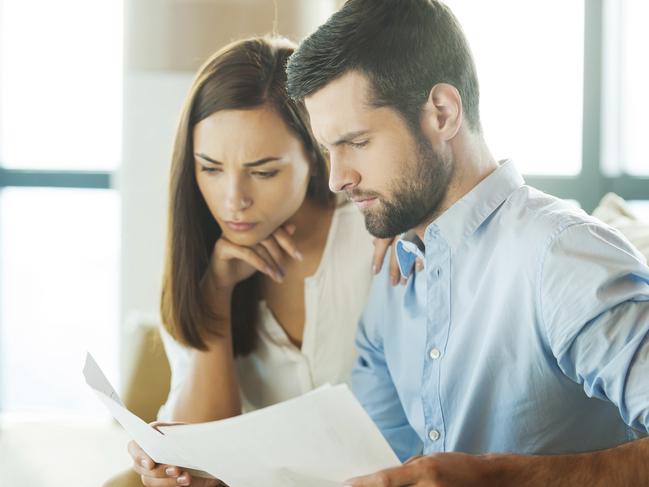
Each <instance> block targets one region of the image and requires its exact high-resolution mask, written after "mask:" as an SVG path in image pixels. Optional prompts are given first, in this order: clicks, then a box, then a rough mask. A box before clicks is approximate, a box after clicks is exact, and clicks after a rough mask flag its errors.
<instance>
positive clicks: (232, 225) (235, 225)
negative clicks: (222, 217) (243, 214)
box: [225, 222, 257, 232]
mask: <svg viewBox="0 0 649 487" xmlns="http://www.w3.org/2000/svg"><path fill="white" fill-rule="evenodd" d="M225 224H226V225H227V226H228V228H229V229H230V230H234V231H235V232H247V231H250V230H252V229H253V228H255V227H256V226H257V224H256V223H249V222H225Z"/></svg>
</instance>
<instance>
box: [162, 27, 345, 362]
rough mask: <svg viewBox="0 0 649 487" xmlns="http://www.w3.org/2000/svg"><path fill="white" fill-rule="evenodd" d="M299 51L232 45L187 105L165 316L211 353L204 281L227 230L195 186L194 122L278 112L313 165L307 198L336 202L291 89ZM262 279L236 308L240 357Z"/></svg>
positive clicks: (240, 295) (251, 332) (240, 294)
mask: <svg viewBox="0 0 649 487" xmlns="http://www.w3.org/2000/svg"><path fill="white" fill-rule="evenodd" d="M294 48H295V46H294V45H293V44H292V43H291V42H289V41H288V40H286V39H283V38H277V37H255V38H251V39H246V40H241V41H237V42H233V43H231V44H229V45H228V46H226V47H224V48H223V49H221V50H220V51H218V52H217V53H215V54H214V55H213V56H212V57H211V58H210V59H209V60H208V61H207V62H206V63H205V64H204V65H203V66H202V67H201V69H200V70H199V72H198V74H197V76H196V79H195V80H194V83H193V85H192V87H191V89H190V92H189V95H188V96H187V99H186V101H185V105H184V107H183V110H182V113H181V117H180V122H179V125H178V130H177V133H176V140H175V144H174V149H173V156H172V161H171V179H170V184H169V214H168V228H167V248H166V257H165V271H164V277H163V285H162V299H161V314H162V321H163V323H164V325H165V327H166V329H167V330H168V331H169V332H170V333H171V335H172V336H173V337H174V338H175V339H176V340H178V341H179V342H181V343H183V344H185V345H188V346H191V347H194V348H197V349H200V350H205V349H206V348H207V347H206V343H205V338H206V337H207V336H208V335H220V334H221V331H220V330H218V329H215V328H214V326H210V325H211V324H212V323H214V319H215V318H216V315H215V312H214V310H211V309H210V308H209V306H208V305H207V303H206V302H205V300H204V298H203V294H202V291H201V285H200V283H201V281H202V279H203V277H204V275H205V273H206V272H208V267H209V262H210V256H211V254H212V250H213V248H214V245H215V243H216V241H217V239H218V238H219V237H220V236H221V228H220V227H219V225H218V224H217V222H216V221H215V219H214V217H213V216H212V214H211V213H210V210H209V209H208V207H207V204H206V203H205V200H204V199H203V196H202V194H201V193H200V190H199V188H198V185H197V182H196V174H195V169H194V164H195V162H194V148H193V138H192V133H193V129H194V127H195V125H196V124H197V123H199V122H200V121H201V120H203V119H205V118H207V117H209V116H210V115H212V114H213V113H215V112H217V111H219V110H233V109H235V110H237V109H253V108H257V107H260V106H262V105H267V106H269V107H271V108H273V109H274V110H275V111H276V113H277V114H278V115H279V116H280V117H281V118H282V120H283V121H284V123H286V125H287V127H288V128H289V130H290V131H291V132H293V133H294V134H295V135H296V136H297V137H298V138H299V139H300V140H301V141H302V143H303V144H304V150H305V153H306V154H307V156H308V157H309V158H310V159H311V162H312V171H311V179H310V181H309V185H308V189H307V198H309V199H310V200H312V201H313V202H315V203H316V204H319V205H323V206H327V205H331V204H333V201H334V199H333V194H332V193H331V192H330V191H329V188H328V185H327V179H328V165H327V160H326V159H325V157H324V156H323V154H322V152H321V151H320V149H319V146H318V144H317V142H316V140H315V138H314V137H313V133H312V132H311V128H310V125H309V118H308V114H307V111H306V109H305V107H304V104H303V103H302V102H296V101H294V100H292V99H290V98H289V96H288V95H287V92H286V71H285V68H286V62H287V60H288V58H289V56H290V55H291V54H292V53H293V50H294ZM258 300H259V283H258V274H257V273H255V274H253V276H252V277H250V278H249V279H247V280H245V281H242V282H240V283H239V284H238V285H237V286H236V287H235V288H234V291H233V296H232V306H231V315H230V318H231V324H232V339H233V345H234V354H235V356H236V355H246V354H248V353H250V352H251V351H252V350H253V349H254V347H255V338H256V333H255V325H256V321H257V309H258V306H257V301H258Z"/></svg>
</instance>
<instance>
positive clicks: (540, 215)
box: [505, 185, 606, 242]
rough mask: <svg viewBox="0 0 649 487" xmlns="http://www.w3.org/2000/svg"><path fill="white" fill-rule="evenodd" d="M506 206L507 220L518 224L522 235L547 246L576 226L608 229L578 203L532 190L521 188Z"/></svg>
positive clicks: (529, 187)
mask: <svg viewBox="0 0 649 487" xmlns="http://www.w3.org/2000/svg"><path fill="white" fill-rule="evenodd" d="M506 206H507V208H506V210H507V211H506V212H505V215H506V216H505V218H506V219H508V220H511V223H512V224H514V223H515V225H516V227H517V229H518V230H519V231H520V234H521V235H526V236H528V237H530V238H531V239H532V238H533V239H534V240H535V241H538V242H548V241H550V240H552V239H553V238H554V237H556V236H557V235H559V234H560V233H561V232H563V231H564V230H565V229H567V228H569V227H571V226H574V225H580V224H592V225H596V226H602V227H606V225H605V224H604V223H602V222H601V221H600V220H598V219H597V218H595V217H593V216H590V215H589V214H588V213H586V212H585V211H584V210H583V209H581V208H580V207H579V206H578V203H577V202H575V201H570V200H563V199H560V198H557V197H556V196H552V195H550V194H547V193H544V192H543V191H541V190H539V189H536V188H534V187H532V186H527V185H525V186H521V187H520V188H519V189H518V190H516V191H515V192H514V193H512V195H511V196H510V198H508V200H507V202H506Z"/></svg>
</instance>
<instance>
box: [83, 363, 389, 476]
mask: <svg viewBox="0 0 649 487" xmlns="http://www.w3.org/2000/svg"><path fill="white" fill-rule="evenodd" d="M84 375H85V377H86V382H87V383H88V385H90V387H92V388H93V389H94V390H95V391H96V392H97V395H98V396H99V398H100V399H101V401H102V402H103V403H104V404H105V405H106V407H107V408H108V409H109V410H110V412H111V413H112V414H113V416H114V417H115V419H117V421H118V422H119V423H120V424H121V425H122V426H123V427H124V429H126V431H127V432H128V433H129V434H130V435H131V436H132V437H133V439H134V440H135V441H136V442H137V443H138V444H139V445H140V446H141V447H142V448H143V449H144V451H146V452H147V453H148V454H149V456H151V458H153V459H154V460H155V461H156V462H158V463H164V464H170V465H178V466H181V467H184V468H186V469H189V470H190V472H191V471H193V472H194V474H196V473H198V474H202V475H205V473H206V472H207V473H209V474H211V475H212V476H214V477H216V478H219V479H221V480H222V481H223V482H225V483H226V484H228V485H229V486H231V487H258V486H260V485H263V486H267V487H275V486H277V487H280V486H281V487H292V486H296V487H297V486H309V487H333V486H339V485H341V483H342V482H343V481H344V480H346V479H348V478H350V477H355V476H359V475H366V474H369V473H372V472H375V471H377V470H382V469H384V468H389V467H394V466H397V465H399V460H398V458H397V457H396V455H395V454H394V452H393V451H392V449H391V448H390V446H389V445H388V443H387V442H386V441H385V439H384V438H383V436H382V435H381V433H380V432H379V430H378V429H377V427H376V425H375V424H374V423H373V422H372V420H371V419H370V418H369V416H367V414H366V413H365V411H364V410H363V408H362V407H361V405H360V404H359V403H358V401H357V400H356V399H355V398H354V396H353V395H352V393H351V392H350V391H349V389H348V388H347V386H345V385H340V386H335V387H323V388H320V389H317V390H315V391H313V392H310V393H308V394H306V395H304V396H301V397H298V398H296V399H291V400H289V401H286V402H283V403H280V404H276V405H274V406H270V407H267V408H264V409H260V410H258V411H253V412H251V413H248V414H244V415H241V416H237V417H234V418H229V419H225V420H222V421H214V422H211V423H201V424H191V425H180V426H167V427H162V428H160V429H161V431H162V433H164V434H162V433H160V432H158V431H157V430H155V429H154V428H152V427H150V426H149V425H147V424H146V423H145V422H144V421H142V420H141V419H140V418H138V417H137V416H135V415H134V414H132V413H131V412H130V411H128V410H127V409H126V408H125V407H124V406H123V405H122V403H121V401H120V400H119V397H118V396H117V394H116V393H115V391H114V389H113V388H112V386H110V383H109V382H108V380H107V379H106V378H105V376H104V374H103V373H102V372H101V370H100V369H99V367H98V366H97V364H96V363H95V361H94V360H93V358H92V357H91V356H90V355H88V357H87V358H86V366H85V368H84ZM201 471H202V472H201Z"/></svg>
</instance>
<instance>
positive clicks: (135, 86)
mask: <svg viewBox="0 0 649 487" xmlns="http://www.w3.org/2000/svg"><path fill="white" fill-rule="evenodd" d="M342 3H344V2H343V0H276V1H273V0H123V1H122V0H0V479H1V480H0V483H4V481H5V480H7V479H13V482H12V481H9V482H8V484H7V485H21V486H27V487H31V486H32V485H33V486H36V485H39V486H40V487H49V486H58V485H70V484H74V485H99V484H100V483H101V481H102V480H104V479H105V478H106V477H108V476H109V475H110V474H111V473H114V472H116V471H118V470H119V469H121V468H126V467H127V466H128V464H129V458H128V456H127V455H126V447H125V444H126V441H127V438H126V436H125V434H124V433H123V432H121V430H119V429H118V428H115V427H114V426H113V425H112V424H111V423H110V421H109V418H108V417H107V414H106V413H105V411H104V409H103V406H102V405H101V404H100V403H99V401H98V400H97V398H96V397H94V395H93V393H92V392H91V391H90V390H89V389H88V388H87V387H86V386H85V384H84V382H83V377H82V375H81V369H82V366H83V360H84V356H85V353H86V351H87V350H89V351H90V352H92V353H93V355H94V356H95V357H96V359H97V361H98V362H99V364H100V365H101V366H102V368H103V369H104V370H105V372H106V373H107V375H108V377H109V379H110V380H111V381H112V382H113V383H114V385H116V386H117V387H118V389H119V390H121V391H126V390H127V389H128V383H129V381H131V379H132V377H133V375H134V374H135V373H136V372H135V368H136V367H137V364H138V350H139V347H140V346H141V341H142V330H143V329H147V328H150V327H155V325H157V323H158V321H159V318H158V303H159V291H160V278H161V270H162V262H163V250H164V239H165V217H166V189H167V173H168V169H169V161H170V152H171V145H172V142H173V140H172V139H173V133H174V129H175V124H176V121H177V119H178V114H179V110H180V107H181V104H182V100H183V98H184V96H185V94H186V93H187V91H188V88H189V86H190V83H191V81H192V78H193V74H194V72H195V70H196V69H197V68H198V67H199V66H200V65H201V64H202V62H203V61H204V60H205V59H206V57H207V56H208V55H209V54H211V53H212V52H213V51H215V50H217V49H218V48H219V47H221V46H222V45H224V44H225V43H227V42H229V41H230V40H234V39H238V38H241V37H244V36H248V35H253V34H264V33H270V32H278V33H280V34H283V35H285V36H288V37H289V38H291V39H293V40H296V41H299V40H300V39H302V38H303V37H304V36H305V35H307V34H308V33H309V32H311V31H313V30H314V29H315V27H316V26H317V25H319V24H320V23H322V22H323V21H324V20H326V18H327V17H328V16H329V15H330V14H331V13H332V12H333V11H335V9H337V8H338V7H339V6H340V5H342ZM447 3H448V4H449V5H450V6H451V8H452V9H453V10H454V11H455V13H456V15H457V16H458V18H459V20H460V22H461V24H462V25H463V26H464V29H465V31H466V34H467V36H468V38H469V41H470V43H471V45H472V49H473V53H474V56H475V59H476V64H477V68H478V76H479V79H480V85H481V115H482V121H483V128H484V132H485V135H486V139H487V142H488V143H489V144H490V146H491V148H492V151H493V153H494V155H495V156H496V157H497V158H499V159H502V158H512V159H513V160H514V162H515V163H516V164H517V166H518V167H519V169H521V170H522V171H523V172H524V174H525V175H526V180H527V181H528V183H529V184H532V185H535V186H537V187H539V188H541V189H543V190H545V191H548V192H550V193H553V194H555V195H557V196H560V197H562V198H566V199H570V200H573V201H575V203H576V204H579V205H580V206H582V207H583V208H584V209H585V210H587V211H589V212H590V211H592V210H593V209H594V208H595V207H596V206H597V205H598V203H599V202H600V200H601V199H602V198H603V197H604V195H605V194H607V193H609V192H614V193H616V194H618V195H619V196H620V197H622V198H623V199H625V200H626V202H627V204H628V208H629V209H630V211H632V212H633V213H635V214H636V215H637V217H638V218H639V219H644V220H649V148H648V146H647V143H646V140H647V134H649V122H647V116H646V114H647V112H649V91H647V89H646V87H647V86H649V66H648V64H647V62H646V52H645V51H646V46H648V45H649V31H648V30H647V29H646V25H647V23H648V22H649V3H647V2H646V1H644V0H581V1H580V0H545V1H543V2H541V1H536V0H523V1H521V0H489V1H488V2H484V1H480V0H449V1H448V2H447ZM151 380H152V381H153V380H155V379H151Z"/></svg>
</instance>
